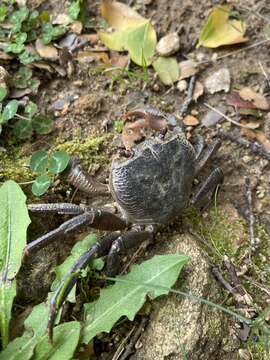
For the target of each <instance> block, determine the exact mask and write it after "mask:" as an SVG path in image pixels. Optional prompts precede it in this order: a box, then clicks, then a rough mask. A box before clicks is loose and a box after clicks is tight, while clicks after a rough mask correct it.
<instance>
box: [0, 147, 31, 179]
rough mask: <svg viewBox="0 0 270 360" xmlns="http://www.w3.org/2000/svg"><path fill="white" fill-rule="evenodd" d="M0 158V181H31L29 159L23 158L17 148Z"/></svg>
mask: <svg viewBox="0 0 270 360" xmlns="http://www.w3.org/2000/svg"><path fill="white" fill-rule="evenodd" d="M0 156H1V166H0V181H6V180H10V179H12V180H14V181H17V182H26V181H29V180H32V179H33V175H32V174H31V171H30V170H29V168H28V164H29V160H30V157H29V156H23V155H22V152H21V150H20V149H19V148H17V147H14V148H10V149H9V151H8V153H6V154H3V155H0Z"/></svg>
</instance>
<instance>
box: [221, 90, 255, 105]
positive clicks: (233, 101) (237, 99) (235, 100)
mask: <svg viewBox="0 0 270 360" xmlns="http://www.w3.org/2000/svg"><path fill="white" fill-rule="evenodd" d="M226 102H227V104H228V105H231V106H234V107H236V108H240V109H241V108H243V109H256V106H255V105H254V104H253V103H252V102H251V101H245V100H243V99H242V98H241V96H240V95H239V93H238V92H237V91H233V92H232V93H231V94H228V95H227V96H226Z"/></svg>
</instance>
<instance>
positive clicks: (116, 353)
mask: <svg viewBox="0 0 270 360" xmlns="http://www.w3.org/2000/svg"><path fill="white" fill-rule="evenodd" d="M135 329H136V327H135V326H133V327H132V329H131V330H130V331H129V332H128V334H127V336H126V337H125V338H124V339H123V340H122V341H121V344H120V345H119V347H118V349H117V350H116V352H115V353H114V355H113V358H112V360H118V359H119V357H120V356H121V354H122V353H123V351H124V349H125V348H124V346H125V345H126V343H127V341H128V339H129V338H130V337H131V335H132V333H133V331H134V330H135Z"/></svg>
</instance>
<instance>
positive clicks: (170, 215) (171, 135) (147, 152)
mask: <svg viewBox="0 0 270 360" xmlns="http://www.w3.org/2000/svg"><path fill="white" fill-rule="evenodd" d="M124 118H125V120H126V121H127V122H126V125H125V128H124V134H125V137H124V140H125V141H124V142H125V143H126V145H127V146H126V148H127V150H125V151H124V152H122V154H121V156H119V154H118V156H116V157H115V158H114V159H113V161H112V165H111V170H110V177H109V184H108V185H106V184H102V183H100V182H98V181H96V180H95V179H94V178H93V177H91V176H90V174H88V173H87V172H86V171H84V170H83V169H82V167H81V165H80V164H79V163H78V161H76V160H74V159H73V160H71V162H70V164H69V167H68V169H67V170H66V177H67V181H68V182H69V183H71V184H72V185H74V186H75V187H77V188H79V189H80V190H82V191H84V192H86V193H88V194H91V195H93V194H99V193H103V192H105V193H110V194H111V195H112V197H113V199H114V201H115V203H116V207H117V211H118V213H116V212H115V211H108V210H106V209H105V208H100V209H99V208H93V207H91V206H85V205H75V204H72V203H52V204H30V205H29V206H28V208H29V210H30V211H32V212H42V213H57V214H69V215H73V218H71V219H69V220H67V221H66V222H64V223H63V224H62V225H60V226H59V227H58V228H56V229H54V230H52V231H50V232H48V233H46V234H45V235H43V236H41V237H39V238H38V239H36V240H35V241H33V242H31V243H29V244H28V245H27V246H26V248H25V256H30V255H32V254H34V253H35V252H37V251H38V250H39V249H41V248H43V247H44V246H46V245H47V244H48V243H50V242H51V241H54V240H57V238H59V236H63V235H65V234H67V233H69V232H72V231H74V230H77V229H79V228H80V227H82V226H83V225H88V226H89V227H91V228H95V229H99V230H104V231H110V233H109V234H108V235H105V236H104V237H103V238H102V239H101V240H100V241H99V242H98V243H96V244H95V245H93V246H92V247H91V248H90V249H89V250H88V251H86V252H85V253H84V254H83V255H82V256H81V257H80V258H79V260H78V261H77V262H76V263H75V264H74V265H73V267H72V268H71V269H70V271H69V273H68V274H67V276H66V279H65V280H64V281H63V283H62V284H61V285H60V286H59V287H58V289H57V290H56V292H55V294H54V296H53V298H52V300H51V302H50V312H49V320H48V333H49V337H50V339H51V340H52V336H53V325H54V321H55V317H56V315H57V312H58V310H59V308H60V307H61V306H62V304H63V302H64V301H65V299H66V298H67V295H68V294H69V292H70V291H71V289H72V288H73V286H74V285H75V283H76V281H77V279H78V277H79V276H80V272H81V271H82V270H83V269H84V268H85V267H86V266H87V265H88V264H89V263H91V262H92V260H93V259H95V258H98V257H102V256H107V273H108V274H109V275H110V276H112V275H115V274H116V273H117V272H118V270H119V260H120V255H121V254H122V253H125V252H127V251H128V250H129V249H131V248H134V247H136V246H137V247H138V246H139V245H140V244H141V243H143V242H144V241H146V240H152V239H153V237H154V235H155V233H156V232H157V230H158V229H159V228H160V226H162V225H166V224H168V223H170V222H172V221H173V220H174V219H175V218H177V217H178V216H179V215H181V213H182V212H183V210H185V209H186V208H187V207H189V206H197V207H201V206H202V204H204V203H205V199H208V200H207V201H209V199H210V198H211V196H212V194H214V192H215V190H216V189H217V187H218V186H219V185H220V184H221V183H222V181H223V173H222V170H221V169H220V168H218V167H216V168H215V169H213V170H212V172H211V173H210V175H209V176H208V177H207V178H206V180H205V181H204V182H203V183H202V184H201V185H199V186H198V189H197V190H195V192H194V191H193V189H192V188H193V183H194V180H195V178H196V177H197V175H198V174H199V172H200V171H201V170H202V169H203V168H204V167H205V164H206V162H208V160H209V159H210V158H211V157H212V156H213V155H214V154H215V153H216V151H217V150H218V148H219V147H220V140H219V139H215V140H213V142H212V143H211V144H210V145H209V146H208V147H207V148H206V150H204V145H205V144H204V141H203V138H202V137H198V138H197V141H196V143H195V145H192V144H191V143H190V141H188V140H187V138H186V136H185V132H184V127H183V125H182V124H181V122H180V120H178V119H177V118H176V117H175V116H173V115H171V114H168V113H164V112H161V111H159V110H158V109H155V108H139V109H135V110H133V111H130V112H128V113H127V114H126V115H125V117H124ZM130 120H133V122H130ZM145 127H148V128H150V129H151V130H153V133H152V136H148V137H147V138H146V139H143V138H142V135H141V131H142V129H143V128H145ZM154 130H155V131H154ZM134 134H135V136H134ZM139 140H140V141H139ZM138 141H139V142H138ZM123 231H124V232H123Z"/></svg>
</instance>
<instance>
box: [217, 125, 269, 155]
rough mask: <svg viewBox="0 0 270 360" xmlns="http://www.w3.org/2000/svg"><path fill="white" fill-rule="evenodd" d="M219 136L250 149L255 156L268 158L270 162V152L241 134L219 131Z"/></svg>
mask: <svg viewBox="0 0 270 360" xmlns="http://www.w3.org/2000/svg"><path fill="white" fill-rule="evenodd" d="M218 135H219V136H220V137H221V138H223V139H227V140H230V141H233V142H235V143H237V144H239V145H241V146H244V147H246V148H249V149H250V150H251V151H253V152H254V153H255V154H257V155H260V156H262V157H264V158H266V159H267V160H270V152H268V151H266V150H265V148H264V147H263V146H262V145H260V144H259V143H257V142H256V141H255V142H251V141H249V140H247V139H244V138H243V137H241V136H240V135H239V132H237V133H234V132H229V131H224V130H219V132H218Z"/></svg>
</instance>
